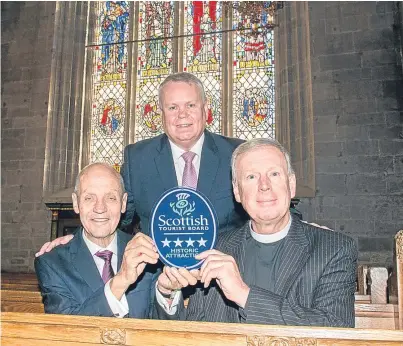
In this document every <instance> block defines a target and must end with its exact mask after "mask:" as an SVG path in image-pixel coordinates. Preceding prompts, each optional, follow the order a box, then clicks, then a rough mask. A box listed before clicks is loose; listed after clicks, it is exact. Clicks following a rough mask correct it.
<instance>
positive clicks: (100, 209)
mask: <svg viewBox="0 0 403 346" xmlns="http://www.w3.org/2000/svg"><path fill="white" fill-rule="evenodd" d="M105 211H106V203H105V201H104V200H103V199H97V201H96V202H95V205H94V212H95V213H104V212H105Z"/></svg>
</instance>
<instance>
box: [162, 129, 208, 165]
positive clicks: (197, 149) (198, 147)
mask: <svg viewBox="0 0 403 346" xmlns="http://www.w3.org/2000/svg"><path fill="white" fill-rule="evenodd" d="M203 143H204V132H203V133H202V135H201V136H200V138H199V139H198V140H197V142H196V143H195V145H194V146H193V147H192V148H190V150H189V151H193V152H194V153H195V154H196V155H198V156H199V157H201V152H202V147H203ZM169 144H170V145H171V151H172V157H173V159H174V162H177V161H178V160H179V158H180V157H181V156H182V154H183V153H184V152H185V151H186V150H183V149H182V148H180V147H178V146H177V145H176V144H175V143H174V142H172V141H171V140H170V139H169Z"/></svg>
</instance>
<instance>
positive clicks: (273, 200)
mask: <svg viewBox="0 0 403 346" xmlns="http://www.w3.org/2000/svg"><path fill="white" fill-rule="evenodd" d="M275 201H276V200H275V199H271V200H268V201H266V200H264V201H257V202H258V203H261V204H265V203H273V202H275Z"/></svg>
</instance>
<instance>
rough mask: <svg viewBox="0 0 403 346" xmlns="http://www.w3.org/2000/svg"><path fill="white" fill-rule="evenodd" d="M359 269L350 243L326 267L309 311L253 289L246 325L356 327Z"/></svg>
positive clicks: (283, 299) (244, 312)
mask: <svg viewBox="0 0 403 346" xmlns="http://www.w3.org/2000/svg"><path fill="white" fill-rule="evenodd" d="M356 266H357V248H356V246H355V243H354V241H353V240H351V241H347V242H345V243H344V246H342V247H341V249H340V250H339V251H338V252H337V253H336V254H335V255H334V256H333V257H332V259H331V260H330V261H329V262H328V264H327V265H326V267H325V268H324V270H323V273H322V275H321V277H320V279H319V283H318V285H317V286H316V289H315V292H314V298H313V303H312V306H311V307H310V308H307V307H303V306H301V305H298V304H296V303H295V302H294V301H291V300H289V299H287V298H284V297H281V296H279V295H276V294H274V293H273V292H270V291H267V290H264V289H262V288H259V287H255V286H252V287H251V290H250V293H249V297H248V300H247V303H246V306H245V309H241V311H240V314H241V316H242V317H243V319H244V321H245V322H247V323H263V324H279V325H305V326H307V325H314V326H323V327H354V292H355V275H356Z"/></svg>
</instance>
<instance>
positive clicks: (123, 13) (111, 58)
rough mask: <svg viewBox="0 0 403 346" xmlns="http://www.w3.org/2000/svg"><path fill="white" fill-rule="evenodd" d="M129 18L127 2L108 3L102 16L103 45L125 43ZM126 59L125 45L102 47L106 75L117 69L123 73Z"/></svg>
mask: <svg viewBox="0 0 403 346" xmlns="http://www.w3.org/2000/svg"><path fill="white" fill-rule="evenodd" d="M128 17H129V12H128V7H127V4H126V1H106V2H105V6H104V10H103V15H102V16H101V37H102V41H101V43H103V44H106V43H116V42H124V40H125V33H126V31H127V28H126V27H127V21H128ZM124 57H125V45H124V44H123V43H120V44H116V45H104V46H102V65H103V69H104V73H108V72H109V73H111V72H113V71H114V70H115V69H116V70H117V71H118V72H121V71H122V69H123V64H124Z"/></svg>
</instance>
